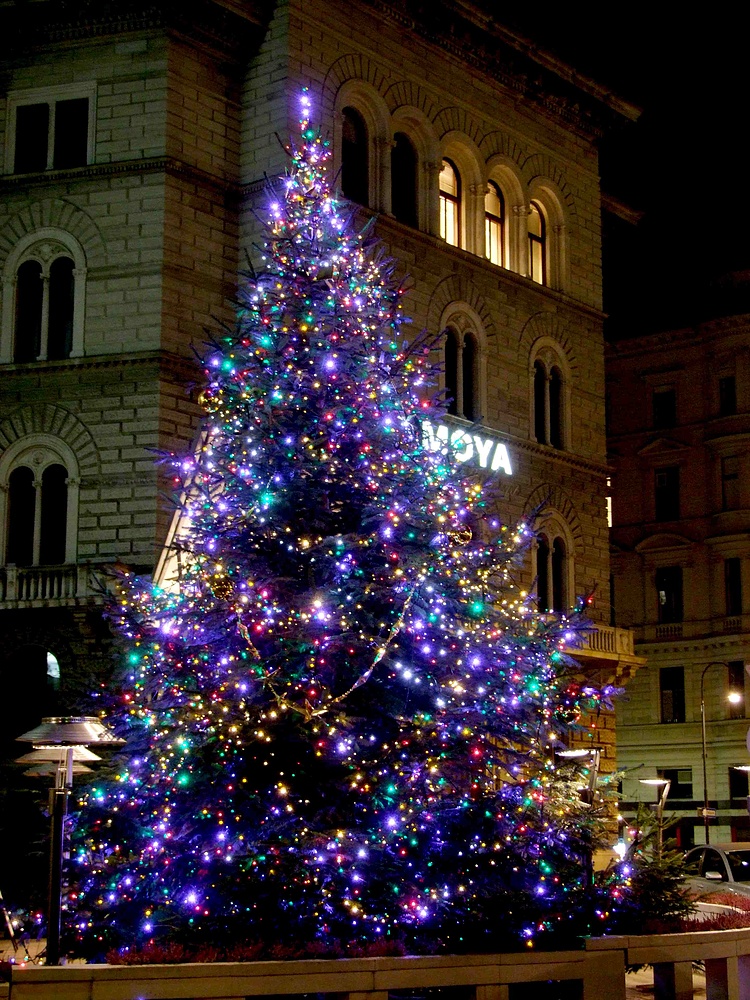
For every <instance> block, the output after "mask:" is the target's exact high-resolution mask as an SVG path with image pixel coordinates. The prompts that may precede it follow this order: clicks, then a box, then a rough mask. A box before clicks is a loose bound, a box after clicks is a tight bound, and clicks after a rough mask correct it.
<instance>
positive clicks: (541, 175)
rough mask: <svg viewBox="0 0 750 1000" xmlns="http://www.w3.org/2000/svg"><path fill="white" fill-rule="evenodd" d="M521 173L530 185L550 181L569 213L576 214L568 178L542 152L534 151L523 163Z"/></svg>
mask: <svg viewBox="0 0 750 1000" xmlns="http://www.w3.org/2000/svg"><path fill="white" fill-rule="evenodd" d="M523 173H524V176H525V177H526V179H527V182H528V183H529V184H530V185H531V184H532V183H537V184H541V185H544V184H545V182H551V186H552V188H553V189H556V190H557V192H558V193H559V197H560V201H561V203H562V204H564V205H565V207H566V209H567V211H568V212H569V213H570V215H575V214H576V202H575V197H574V195H573V191H572V189H571V187H570V184H569V183H568V180H567V178H566V176H565V174H564V172H563V171H562V169H561V168H560V167H558V166H557V164H555V163H553V161H552V160H551V159H550V158H549V156H546V155H544V154H542V153H534V154H533V155H532V156H529V157H528V159H527V160H526V161H525V162H524V164H523Z"/></svg>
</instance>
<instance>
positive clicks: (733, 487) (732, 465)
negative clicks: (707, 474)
mask: <svg viewBox="0 0 750 1000" xmlns="http://www.w3.org/2000/svg"><path fill="white" fill-rule="evenodd" d="M721 509H722V510H739V509H740V462H739V459H738V457H737V456H736V455H727V457H726V458H722V460H721Z"/></svg>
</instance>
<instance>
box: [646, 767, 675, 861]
mask: <svg viewBox="0 0 750 1000" xmlns="http://www.w3.org/2000/svg"><path fill="white" fill-rule="evenodd" d="M638 780H639V781H640V783H641V784H642V785H652V786H653V787H654V788H661V792H660V793H659V798H658V800H657V803H656V852H657V856H658V857H659V858H660V857H661V849H662V846H663V843H664V806H665V805H666V803H667V796H668V795H669V789H670V788H671V787H672V781H671V779H670V778H639V779H638Z"/></svg>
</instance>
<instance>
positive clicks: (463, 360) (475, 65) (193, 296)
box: [0, 0, 639, 769]
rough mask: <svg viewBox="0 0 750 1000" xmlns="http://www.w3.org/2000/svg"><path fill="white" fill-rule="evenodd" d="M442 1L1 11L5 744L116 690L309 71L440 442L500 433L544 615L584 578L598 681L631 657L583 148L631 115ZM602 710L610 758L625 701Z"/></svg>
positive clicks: (341, 177)
mask: <svg viewBox="0 0 750 1000" xmlns="http://www.w3.org/2000/svg"><path fill="white" fill-rule="evenodd" d="M439 13H440V16H439V17H433V16H431V15H428V14H427V13H426V12H425V8H424V7H423V6H422V5H421V4H417V3H414V4H410V3H406V4H404V3H393V4H391V3H388V2H383V3H381V2H378V3H372V2H364V0H354V2H353V3H352V2H350V3H343V2H340V0H331V2H327V3H320V2H318V0H312V2H308V3H301V2H300V0H288V2H283V0H279V2H278V3H275V4H274V3H272V2H271V0H196V2H195V3H193V4H190V5H189V6H188V5H182V6H181V5H179V4H175V3H171V2H167V0H164V2H162V3H157V4H148V5H146V4H139V3H138V2H137V0H127V2H126V0H123V2H121V3H116V4H111V5H107V4H101V5H96V6H92V5H90V4H87V3H83V2H80V3H76V2H74V3H67V2H66V3H64V2H62V0H39V2H37V3H35V4H33V5H30V4H27V3H21V2H18V3H13V2H10V3H6V4H3V5H2V7H1V8H0V29H1V30H0V39H2V40H1V41H0V47H2V58H3V63H4V69H5V72H4V76H3V98H2V101H0V132H1V133H2V144H1V146H0V148H2V155H3V157H4V159H3V161H2V176H1V177H0V190H1V192H2V197H1V198H0V276H1V279H2V284H1V285H0V289H1V294H2V302H1V305H0V323H1V328H0V369H1V370H2V380H1V381H0V627H2V630H3V636H4V642H3V647H2V650H0V676H1V678H2V689H3V691H4V693H5V695H6V698H9V699H10V700H11V703H12V704H13V705H14V706H15V711H14V713H13V716H12V722H11V724H10V725H9V726H8V729H7V734H6V735H7V737H8V738H12V737H13V736H15V735H16V733H17V732H18V733H20V732H22V731H24V730H26V729H29V728H31V726H32V725H34V724H35V723H36V721H37V720H38V718H39V716H41V715H43V714H46V713H48V712H50V711H52V710H54V709H56V708H64V707H66V706H70V705H73V704H76V703H79V704H80V703H81V700H82V699H85V698H86V697H88V696H89V693H90V692H91V691H95V690H96V689H97V687H98V686H100V685H106V683H107V678H108V676H109V671H110V669H111V663H110V659H109V656H110V653H109V648H110V641H109V633H108V629H107V627H106V624H105V623H104V622H103V620H102V616H101V604H102V593H101V577H102V573H103V572H105V571H106V568H107V567H110V566H112V565H113V564H117V563H123V564H126V565H128V566H131V567H133V568H134V569H136V570H138V571H141V572H151V571H152V570H153V568H154V565H155V563H156V561H157V559H158V558H159V554H160V552H161V550H162V547H163V545H164V541H165V538H166V537H167V533H168V530H169V524H170V518H171V516H172V512H171V510H170V508H169V504H168V502H167V501H165V499H164V493H165V492H168V483H167V482H166V481H165V478H164V474H163V471H162V470H161V469H160V468H159V467H158V466H157V465H155V462H154V454H153V452H154V450H155V449H157V450H168V449H177V450H185V449H188V448H189V447H190V445H191V442H192V440H193V437H194V434H195V430H196V422H197V407H196V404H195V396H194V394H193V389H191V386H192V385H193V383H194V382H195V381H196V380H197V379H198V378H199V377H200V376H199V373H198V370H197V368H196V366H195V362H194V349H195V348H196V347H198V348H199V347H200V345H201V343H202V342H203V340H204V337H205V335H206V334H205V331H206V330H209V331H210V330H212V329H216V328H217V324H218V323H220V322H230V323H231V320H232V307H231V300H232V296H233V293H234V289H235V287H236V282H237V276H238V272H240V271H241V269H242V267H243V266H244V265H245V261H246V259H247V257H248V256H249V257H250V258H251V259H254V260H255V262H256V263H259V261H258V259H257V257H258V255H257V251H256V250H255V239H256V236H257V217H256V214H255V213H256V210H261V211H262V210H263V206H264V204H265V201H266V200H267V194H266V189H265V178H266V177H273V176H275V175H278V174H279V173H281V172H283V170H284V167H285V153H284V151H283V149H282V145H281V142H280V140H279V137H282V138H285V137H287V136H289V135H290V134H293V133H294V131H295V129H296V128H297V120H298V115H297V110H298V107H297V101H298V96H299V94H300V91H301V88H302V87H303V86H306V87H309V88H310V93H311V95H312V98H313V101H314V103H315V105H316V107H317V108H318V109H319V117H320V122H321V128H322V130H323V131H324V133H327V134H329V135H330V137H331V141H332V147H333V164H334V171H335V172H336V174H337V177H338V183H339V185H340V187H341V188H342V189H343V193H344V194H345V195H346V196H347V197H349V198H350V199H352V200H353V201H354V202H356V203H358V204H359V205H360V206H361V212H362V216H363V218H365V217H366V216H367V215H369V214H377V216H378V223H377V226H378V232H379V235H380V236H381V237H382V239H383V240H384V241H385V244H386V246H387V248H388V250H389V252H391V253H392V254H393V256H394V257H395V258H396V260H397V266H398V269H399V271H400V273H401V274H403V275H404V276H406V275H408V276H409V281H410V284H411V285H412V286H413V290H412V291H411V293H410V296H409V302H408V307H407V310H408V312H410V313H411V315H412V317H413V323H414V328H415V329H416V330H419V329H421V328H426V329H428V330H432V331H436V332H437V331H445V335H444V340H443V343H442V347H441V360H442V362H443V364H444V376H443V377H444V388H445V390H446V392H447V394H448V395H449V396H450V397H451V399H452V403H451V406H450V410H451V414H450V416H449V418H448V421H447V423H448V424H449V430H448V433H450V434H452V433H454V432H455V431H460V432H462V433H463V432H466V431H469V430H470V429H471V442H472V443H471V446H470V447H466V448H465V449H464V450H463V451H462V455H463V457H464V458H465V459H466V460H467V462H474V463H475V464H476V465H478V466H479V467H481V466H482V464H483V463H485V464H487V463H489V464H490V466H492V464H493V461H494V456H496V455H498V454H500V451H499V450H498V446H499V445H502V446H503V448H504V450H505V452H506V453H507V456H508V461H507V463H504V462H503V463H500V464H499V465H498V466H497V468H498V471H497V475H498V476H499V478H501V479H502V483H503V488H504V497H505V499H504V504H503V507H504V509H503V511H502V514H503V517H504V519H505V520H507V521H514V520H515V519H518V518H521V517H523V516H525V515H527V514H529V513H530V512H531V511H532V510H534V509H535V508H536V507H537V506H538V505H539V504H541V503H543V502H544V503H545V504H546V513H545V515H544V519H543V521H542V523H541V525H540V528H539V536H538V539H537V542H536V544H535V546H534V549H533V551H532V553H531V554H530V558H529V561H528V563H527V565H526V567H525V569H524V572H523V576H524V579H525V583H526V585H527V586H531V585H532V581H534V580H536V581H537V583H536V587H537V592H538V603H539V606H540V607H541V608H542V609H545V610H546V609H557V610H564V609H565V608H567V607H569V606H571V604H572V603H573V602H574V600H575V598H576V595H578V594H588V593H594V594H595V603H594V604H593V605H592V608H591V613H592V616H593V618H594V620H595V623H596V624H597V627H598V629H599V631H597V632H594V633H592V634H591V635H590V636H589V637H588V639H587V646H586V648H585V649H583V650H582V651H581V652H580V658H581V662H582V663H585V665H586V666H587V668H588V669H589V670H590V671H598V672H599V679H601V680H605V681H613V682H615V683H621V682H623V681H624V680H626V679H627V677H628V676H629V674H630V672H631V671H632V669H633V668H634V667H635V666H636V665H637V664H638V662H639V660H638V659H637V657H635V656H634V655H633V648H632V639H631V637H630V635H629V634H628V633H627V632H625V631H623V630H621V629H615V628H611V627H610V626H609V625H608V624H607V623H608V622H609V620H610V609H609V601H608V598H609V578H610V569H609V551H608V528H607V516H606V498H607V495H608V488H607V475H608V466H607V455H606V440H605V422H604V350H603V338H602V322H603V314H602V308H601V307H602V303H601V233H600V228H601V227H600V215H601V202H600V189H599V170H598V155H597V143H598V140H599V138H600V137H601V135H602V134H603V132H604V131H605V130H606V129H608V128H610V127H611V126H613V125H615V124H621V123H623V122H626V121H628V120H632V119H633V118H635V117H636V115H637V111H636V109H634V108H633V107H631V106H629V105H628V104H626V103H625V102H623V101H621V100H619V99H618V98H617V97H615V96H614V95H612V94H611V93H610V92H608V91H607V90H606V89H605V88H602V87H600V86H598V85H597V84H596V83H594V82H593V81H589V80H587V79H585V78H584V77H582V76H581V75H579V74H577V73H576V72H575V71H574V70H572V69H571V68H569V67H567V66H566V65H565V64H564V63H562V62H561V61H560V60H559V59H556V58H554V57H552V56H548V55H545V53H544V52H543V51H541V50H539V49H537V48H535V47H534V46H531V45H529V43H528V42H527V41H526V40H524V39H522V38H520V37H518V36H517V35H516V34H514V33H513V32H512V31H510V30H506V29H504V28H502V27H501V26H499V25H498V24H497V22H496V20H495V17H494V13H493V10H491V5H489V4H483V3H476V4H471V3H469V4H465V3H461V4H459V3H452V2H446V3H444V4H442V5H441V6H440V8H439ZM475 425H476V426H475ZM436 433H437V431H436ZM475 434H476V438H474V435H475ZM490 455H492V456H493V458H492V460H490V459H489V458H488V456H490ZM483 456H484V457H483ZM506 465H507V468H506V467H505V466H506ZM591 721H592V725H593V726H594V729H593V736H592V740H593V745H596V746H598V747H599V748H601V749H603V751H604V758H605V759H604V765H603V766H604V768H605V769H611V768H612V767H613V766H614V754H613V743H614V732H613V719H612V718H611V717H610V716H608V715H607V713H606V712H604V713H602V716H601V718H600V719H599V720H591ZM8 753H9V754H11V755H12V754H13V751H12V749H10V748H9V749H8ZM6 756H7V755H6Z"/></svg>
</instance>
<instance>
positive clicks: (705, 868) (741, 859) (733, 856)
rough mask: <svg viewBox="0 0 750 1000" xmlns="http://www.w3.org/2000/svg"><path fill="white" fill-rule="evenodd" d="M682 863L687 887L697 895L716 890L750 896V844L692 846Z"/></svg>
mask: <svg viewBox="0 0 750 1000" xmlns="http://www.w3.org/2000/svg"><path fill="white" fill-rule="evenodd" d="M685 864H686V865H687V866H688V869H689V876H688V884H689V885H690V888H691V889H692V890H693V891H694V892H695V893H696V895H698V896H704V895H706V893H709V892H718V891H721V892H729V893H732V892H735V893H737V894H738V895H741V896H750V842H740V841H738V842H737V843H733V844H732V843H730V844H710V845H703V846H700V847H693V848H692V849H691V850H689V851H688V852H687V854H686V855H685Z"/></svg>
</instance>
